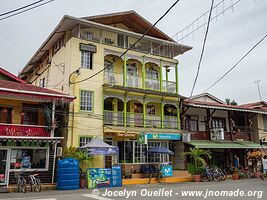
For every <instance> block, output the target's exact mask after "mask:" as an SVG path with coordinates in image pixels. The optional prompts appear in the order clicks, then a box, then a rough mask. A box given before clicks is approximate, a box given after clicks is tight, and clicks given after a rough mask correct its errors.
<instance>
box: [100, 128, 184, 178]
mask: <svg viewBox="0 0 267 200" xmlns="http://www.w3.org/2000/svg"><path fill="white" fill-rule="evenodd" d="M140 135H142V137H144V141H140V138H139V137H140ZM104 141H105V142H106V143H108V144H111V145H113V146H117V147H118V149H119V153H118V155H116V156H105V167H111V166H112V165H114V164H120V165H121V166H122V168H123V172H124V174H136V173H140V169H141V168H142V166H143V165H150V166H151V165H153V166H154V167H158V166H159V164H160V163H171V164H172V166H173V169H184V162H183V161H184V159H183V155H182V154H183V149H184V144H183V143H182V141H181V135H180V134H179V133H146V132H144V133H127V134H125V133H119V132H108V133H105V134H104ZM154 147H164V148H166V149H169V150H171V151H172V152H174V155H168V154H160V153H159V154H157V153H156V154H148V153H147V152H148V150H149V149H151V148H154Z"/></svg>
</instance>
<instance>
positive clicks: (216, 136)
mask: <svg viewBox="0 0 267 200" xmlns="http://www.w3.org/2000/svg"><path fill="white" fill-rule="evenodd" d="M210 138H211V140H214V141H221V140H224V130H223V128H218V129H212V130H211V131H210Z"/></svg>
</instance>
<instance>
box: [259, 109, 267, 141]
mask: <svg viewBox="0 0 267 200" xmlns="http://www.w3.org/2000/svg"><path fill="white" fill-rule="evenodd" d="M257 119H258V133H259V137H260V138H261V137H263V136H267V131H264V122H263V115H262V114H258V115H257ZM266 139H267V137H266Z"/></svg>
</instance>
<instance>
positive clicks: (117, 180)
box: [111, 165, 122, 187]
mask: <svg viewBox="0 0 267 200" xmlns="http://www.w3.org/2000/svg"><path fill="white" fill-rule="evenodd" d="M111 170H112V179H111V180H112V181H111V187H121V186H122V175H121V174H122V173H121V166H120V165H115V166H112V169H111Z"/></svg>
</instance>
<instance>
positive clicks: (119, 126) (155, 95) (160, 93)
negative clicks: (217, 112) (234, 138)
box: [20, 11, 191, 171]
mask: <svg viewBox="0 0 267 200" xmlns="http://www.w3.org/2000/svg"><path fill="white" fill-rule="evenodd" d="M150 27H151V24H150V23H149V22H148V21H147V20H145V19H144V18H143V17H141V16H140V15H138V14H137V13H135V12H134V11H127V12H121V13H112V14H107V15H98V16H92V17H84V18H75V17H71V16H64V17H63V19H62V20H61V21H60V23H59V24H58V26H57V27H56V28H55V29H54V31H53V32H52V33H51V34H50V36H49V37H48V39H47V40H46V41H45V42H44V43H43V45H42V46H41V47H40V48H39V50H38V51H37V52H36V53H35V54H34V56H33V57H32V58H31V59H30V61H29V62H28V63H27V65H26V66H25V67H24V68H23V70H22V71H21V73H20V77H21V78H23V79H24V80H26V81H27V82H29V83H31V84H35V85H40V86H44V87H47V88H50V89H55V90H58V91H63V92H65V93H68V94H71V95H74V96H76V97H77V99H76V100H74V102H73V103H72V104H71V106H70V113H72V114H71V116H70V117H69V132H68V141H67V144H68V146H77V147H79V146H82V145H84V144H86V143H87V142H89V141H90V139H91V138H92V137H93V136H98V137H100V138H103V139H104V140H105V141H106V142H108V143H110V144H113V145H115V146H118V147H119V152H120V153H119V155H118V156H117V157H113V158H111V157H107V156H106V158H105V160H103V159H98V158H95V163H94V165H95V166H102V167H103V165H105V166H106V167H109V166H110V165H111V164H114V163H123V164H125V165H127V164H136V166H138V165H140V164H142V163H157V162H159V161H170V158H169V157H168V156H154V157H151V158H149V157H148V156H147V154H146V150H147V149H148V148H149V147H152V146H165V147H168V148H171V146H173V145H174V146H175V145H176V143H177V142H176V141H177V140H179V138H181V135H180V109H179V105H180V99H181V96H179V94H178V92H179V85H178V81H179V80H178V61H177V60H176V59H174V57H175V56H178V55H181V54H183V53H184V52H186V51H188V50H190V49H191V47H189V46H186V45H181V44H178V43H176V42H175V41H174V40H173V39H171V38H170V37H168V36H167V35H166V34H165V33H163V32H162V31H160V30H159V29H157V28H156V27H155V28H152V29H151V30H150V31H149V32H148V33H147V35H146V36H144V38H143V39H142V40H141V41H139V42H137V41H138V38H140V37H141V36H142V34H143V33H144V32H145V31H146V30H147V29H149V28H150ZM129 47H132V48H131V49H130V50H129V51H128V52H127V53H125V54H123V53H124V52H125V50H126V49H127V48H129ZM121 55H123V56H121ZM96 73H97V75H95V74H96ZM140 133H145V134H147V135H150V136H151V135H153V136H155V135H157V137H158V139H156V140H155V139H154V140H153V139H150V140H149V141H148V144H143V145H142V144H139V143H138V142H137V138H138V135H139V134H140ZM164 136H170V137H169V140H167V139H166V137H164ZM172 136H173V137H172ZM153 138H155V137H153ZM160 138H161V139H160ZM164 138H165V139H164ZM172 138H173V141H171V140H172ZM173 148H176V150H175V151H179V149H180V147H179V146H178V147H176V146H175V147H173ZM172 159H173V160H175V159H176V158H172ZM179 162H180V160H179V159H176V161H175V164H176V166H177V167H178V165H179ZM134 170H135V171H138V169H137V168H136V169H134Z"/></svg>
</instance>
